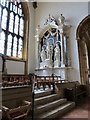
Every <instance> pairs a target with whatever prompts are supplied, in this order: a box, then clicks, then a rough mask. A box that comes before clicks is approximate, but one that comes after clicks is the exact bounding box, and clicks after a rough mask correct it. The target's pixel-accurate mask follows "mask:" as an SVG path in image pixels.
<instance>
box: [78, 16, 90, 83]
mask: <svg viewBox="0 0 90 120" xmlns="http://www.w3.org/2000/svg"><path fill="white" fill-rule="evenodd" d="M76 39H77V44H78V54H79V63H80V80H81V84H86V83H87V81H88V69H90V15H88V16H86V17H85V18H84V19H83V20H82V21H81V22H80V23H79V25H78V27H77V30H76ZM87 59H88V60H87ZM87 61H88V62H87ZM87 64H88V65H87Z"/></svg>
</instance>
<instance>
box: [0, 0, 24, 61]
mask: <svg viewBox="0 0 90 120" xmlns="http://www.w3.org/2000/svg"><path fill="white" fill-rule="evenodd" d="M0 20H1V29H2V31H1V32H0V53H1V54H3V55H6V56H9V57H12V58H16V59H22V60H23V52H24V51H23V47H24V13H23V10H22V4H21V2H20V0H11V1H9V0H0Z"/></svg>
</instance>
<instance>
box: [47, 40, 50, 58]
mask: <svg viewBox="0 0 90 120" xmlns="http://www.w3.org/2000/svg"><path fill="white" fill-rule="evenodd" d="M46 59H49V60H50V43H49V42H47V47H46Z"/></svg>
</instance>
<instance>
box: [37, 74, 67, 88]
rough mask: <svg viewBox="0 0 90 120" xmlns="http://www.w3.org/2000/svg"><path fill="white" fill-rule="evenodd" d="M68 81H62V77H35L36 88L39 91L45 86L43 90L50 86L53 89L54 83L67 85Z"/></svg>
mask: <svg viewBox="0 0 90 120" xmlns="http://www.w3.org/2000/svg"><path fill="white" fill-rule="evenodd" d="M66 82H68V80H61V77H60V76H35V87H36V88H37V89H40V87H41V86H43V89H45V88H46V86H48V87H49V88H51V86H52V85H53V84H54V83H66Z"/></svg>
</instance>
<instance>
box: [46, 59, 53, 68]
mask: <svg viewBox="0 0 90 120" xmlns="http://www.w3.org/2000/svg"><path fill="white" fill-rule="evenodd" d="M45 67H47V68H52V62H51V60H50V59H46V60H45Z"/></svg>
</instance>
